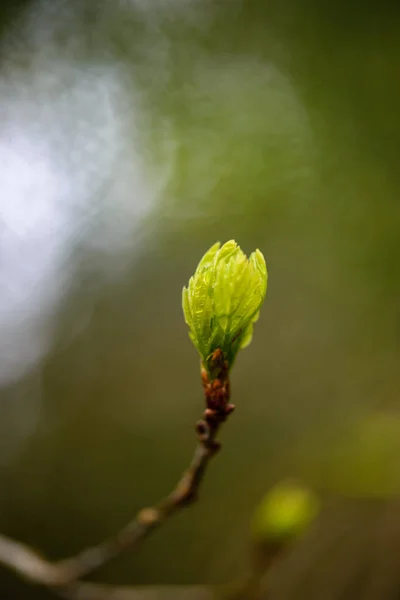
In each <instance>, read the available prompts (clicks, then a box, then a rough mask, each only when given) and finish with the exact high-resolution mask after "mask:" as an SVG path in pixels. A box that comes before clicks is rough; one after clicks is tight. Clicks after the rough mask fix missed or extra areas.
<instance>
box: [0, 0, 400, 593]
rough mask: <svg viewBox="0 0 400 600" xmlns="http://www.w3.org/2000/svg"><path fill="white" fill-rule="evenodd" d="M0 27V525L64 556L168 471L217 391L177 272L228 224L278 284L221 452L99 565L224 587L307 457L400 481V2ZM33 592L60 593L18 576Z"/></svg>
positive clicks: (1, 577) (242, 365)
mask: <svg viewBox="0 0 400 600" xmlns="http://www.w3.org/2000/svg"><path fill="white" fill-rule="evenodd" d="M4 6H5V5H4ZM0 24H1V27H0V36H1V40H0V57H1V62H0V70H1V78H0V410H1V413H0V414H1V417H0V529H1V531H2V532H4V533H5V534H7V535H10V536H13V537H15V538H17V539H20V540H22V541H25V542H27V543H29V544H31V545H33V546H34V547H35V548H38V549H40V551H42V552H43V553H45V554H46V555H48V556H50V557H52V558H59V557H63V556H66V555H69V554H71V553H74V552H76V551H78V550H79V549H81V548H82V547H83V546H86V545H88V544H93V543H95V542H97V541H100V540H101V539H102V538H103V537H105V536H108V535H110V534H112V533H113V532H115V531H116V529H118V528H119V527H120V526H121V525H123V524H124V523H125V522H127V521H128V520H129V519H130V518H131V516H132V515H133V514H134V513H135V511H136V510H138V509H139V508H141V507H142V506H144V505H147V504H149V503H152V502H154V501H155V500H157V499H159V498H160V497H162V496H163V495H164V494H166V493H167V492H168V491H169V490H170V489H171V488H172V487H173V485H174V483H175V481H176V480H177V478H178V476H179V474H180V472H181V471H182V469H183V468H184V467H185V466H186V465H187V463H188V461H189V459H190V456H191V453H192V449H193V446H194V443H195V438H194V433H193V425H194V423H195V421H196V420H197V418H198V417H199V415H200V414H201V411H202V409H203V398H202V391H201V387H200V384H199V374H198V359H197V356H196V353H195V351H194V349H193V348H192V346H191V344H190V342H189V339H188V336H187V331H186V326H185V324H184V321H183V316H182V311H181V289H182V286H183V285H184V284H185V283H186V282H187V280H188V278H189V276H190V275H191V274H192V272H193V270H194V268H195V266H196V265H197V262H198V260H199V259H200V257H201V256H202V254H203V253H204V251H205V250H206V249H207V248H208V247H209V246H210V245H211V244H212V243H214V242H215V241H217V240H220V241H222V242H223V241H226V240H227V239H231V238H234V239H236V241H237V242H238V243H239V244H240V245H241V246H242V248H243V249H244V250H245V251H246V252H251V251H252V250H253V249H254V248H256V247H258V248H260V249H261V250H262V252H263V253H264V255H265V257H266V261H267V265H268V269H269V290H268V294H267V300H266V303H265V306H264V308H263V310H262V314H261V318H260V321H259V323H257V326H256V328H255V336H254V340H253V343H252V345H251V346H250V347H249V349H247V350H246V351H244V352H243V353H242V354H241V355H240V357H239V359H238V361H237V364H236V366H235V369H234V372H233V381H232V386H233V398H232V399H233V401H234V402H235V403H236V405H237V412H236V413H235V414H234V416H233V417H232V419H230V422H229V423H228V424H227V426H226V427H225V428H224V431H223V432H222V435H221V437H222V440H223V443H224V449H223V452H222V453H221V454H220V455H219V456H218V458H217V459H216V460H215V462H214V463H213V464H212V467H211V469H210V471H209V473H208V475H207V478H206V481H205V483H204V487H203V489H202V497H201V501H200V502H199V503H198V504H197V505H196V506H194V507H193V508H191V510H190V511H185V512H184V513H182V514H180V515H179V516H177V517H176V518H175V519H173V520H171V521H170V522H168V523H167V524H166V525H165V526H164V527H163V528H162V530H161V531H160V532H158V533H157V534H156V535H155V536H154V537H152V538H151V539H149V540H148V541H147V542H146V544H145V546H143V548H142V549H141V550H140V552H139V553H138V554H136V555H135V554H127V555H124V556H122V557H120V558H119V559H118V560H116V561H114V562H112V563H110V564H109V565H107V566H106V567H105V568H103V569H102V570H101V571H100V572H99V573H98V574H96V577H97V578H98V579H99V580H102V581H108V582H114V583H124V584H133V583H135V584H136V583H139V584H142V583H152V584H155V583H194V582H196V583H222V582H225V581H228V580H229V579H230V578H232V577H234V576H235V575H236V574H237V573H238V572H240V571H241V569H242V568H243V562H244V556H245V555H246V551H247V548H248V541H249V522H250V520H251V516H252V513H253V510H254V507H255V505H256V504H257V502H258V501H259V500H260V498H261V496H262V495H263V494H264V492H265V491H266V489H268V487H269V486H270V485H271V484H272V483H274V482H275V481H276V480H278V479H280V478H281V477H284V476H287V475H289V476H298V477H301V478H302V479H303V480H304V481H306V482H308V483H309V484H311V485H313V486H315V487H316V488H317V489H322V490H324V491H329V490H334V491H335V490H337V489H340V491H345V492H346V491H347V489H348V487H349V488H351V489H350V491H351V493H352V494H358V493H364V492H365V491H366V489H365V486H364V484H365V480H364V479H363V478H362V477H361V478H358V479H357V474H358V475H359V474H360V473H361V472H363V473H365V472H366V471H367V472H368V473H367V475H366V477H367V479H368V481H367V483H366V488H368V489H367V491H368V493H372V494H374V493H380V492H382V493H383V492H384V493H385V494H386V493H389V494H390V493H394V492H396V491H398V488H399V487H400V486H399V484H400V480H398V478H399V467H400V448H399V447H398V446H399V443H398V442H397V431H399V430H400V425H399V426H398V429H396V424H397V423H399V421H397V420H396V419H397V418H398V417H397V415H395V414H394V413H396V411H397V406H398V393H399V386H400V372H399V368H398V358H399V350H400V348H399V332H400V319H399V317H400V304H399V292H400V277H399V268H398V264H399V258H400V236H399V226H400V203H399V192H400V170H399V151H400V117H399V97H400V78H399V64H400V19H399V10H398V8H397V7H396V6H395V3H381V4H378V3H370V4H368V3H359V2H355V3H352V4H351V6H350V5H349V4H348V3H345V2H331V3H324V2H317V1H316V0H306V1H304V0H303V1H302V2H300V0H288V1H287V2H284V3H281V2H278V1H276V0H275V1H273V0H271V1H268V0H267V1H262V0H258V1H256V0H254V1H251V0H248V1H244V0H243V1H238V0H231V1H230V2H223V1H222V0H221V1H215V0H214V1H212V0H197V1H196V0H185V1H178V0H169V1H165V2H163V1H161V0H147V1H145V0H130V1H125V2H122V0H121V1H119V2H117V1H111V0H97V1H95V0H42V1H39V0H31V1H25V2H21V1H20V2H18V3H14V5H11V3H10V6H8V5H7V7H4V8H1V12H0ZM375 411H379V413H380V414H384V415H389V416H388V417H387V416H386V417H385V416H384V417H383V421H381V420H380V421H379V428H380V429H379V431H378V433H377V434H375V433H373V434H372V438H373V444H375V445H373V446H372V448H373V450H372V454H371V456H369V457H368V456H367V458H365V453H364V450H363V448H364V446H363V445H362V444H363V441H362V440H363V439H364V437H363V435H364V434H362V435H361V436H360V433H359V424H360V423H361V422H362V423H364V422H365V419H367V421H366V423H367V425H366V433H365V432H364V433H365V439H366V440H367V442H366V444H367V446H368V448H369V447H370V446H369V442H368V440H370V439H371V435H370V433H369V431H370V430H369V429H368V427H369V425H368V423H370V421H369V420H368V419H371V415H373V414H374V413H375ZM392 417H393V419H392ZM385 419H386V420H385ZM382 423H383V425H382ZM387 423H390V425H389V428H390V429H391V431H392V435H391V436H389V437H390V440H391V442H390V444H391V445H390V446H389V447H385V448H384V449H383V450H382V447H381V446H382V440H384V439H385V440H386V439H387V434H386V424H387ZM393 423H395V426H394V429H393V426H392V425H393ZM363 431H364V430H363ZM369 436H370V437H369ZM360 439H361V442H360V443H359V441H360ZM399 439H400V436H399ZM343 441H344V443H343ZM354 448H355V449H356V450H354ZM360 448H361V450H360ZM357 449H358V450H357ZM357 452H358V454H357ZM354 456H356V459H354ZM377 456H378V458H379V457H380V459H381V462H380V463H379V465H378V466H376V467H374V466H373V465H375V462H376V460H378V459H376V457H377ZM350 457H351V458H352V459H353V460H349V458H350ZM357 457H358V458H359V461H360V462H357V461H358V458H357ZM371 457H372V458H371ZM363 460H364V463H365V461H367V466H366V467H365V468H364V471H362V467H360V464H361V463H362V462H363ZM374 461H375V462H374ZM382 461H383V462H382ZM376 464H378V463H376ZM371 465H372V467H371ZM382 465H385V466H384V467H383V466H382ZM358 484H360V485H358ZM15 590H18V591H19V592H18V593H21V594H22V593H24V594H26V597H32V598H33V597H38V598H39V597H40V598H41V597H42V594H39V592H37V591H34V590H31V589H30V588H28V587H27V586H24V585H23V584H21V583H20V582H18V581H17V579H16V578H14V577H13V576H11V575H10V574H8V573H7V572H6V571H4V570H1V571H0V597H2V598H3V597H5V598H6V597H8V596H7V594H8V595H9V597H13V596H12V594H16V593H17V592H16V591H15ZM21 590H23V591H21ZM35 595H36V596H35Z"/></svg>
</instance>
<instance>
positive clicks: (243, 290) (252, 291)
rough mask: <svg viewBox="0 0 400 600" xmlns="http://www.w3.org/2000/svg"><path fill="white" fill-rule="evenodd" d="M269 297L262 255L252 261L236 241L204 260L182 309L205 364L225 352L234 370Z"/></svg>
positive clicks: (209, 253) (213, 249)
mask: <svg viewBox="0 0 400 600" xmlns="http://www.w3.org/2000/svg"><path fill="white" fill-rule="evenodd" d="M266 291H267V267H266V264H265V260H264V256H263V255H262V253H261V252H260V251H259V250H256V251H255V252H253V253H252V254H251V256H250V258H249V259H248V258H247V256H246V255H245V254H244V252H242V250H241V249H240V247H239V246H238V245H237V244H236V242H235V241H234V240H230V241H229V242H226V243H225V244H224V245H223V246H222V247H221V246H220V244H219V243H217V244H214V245H213V246H212V247H211V248H210V249H209V250H208V251H207V252H206V253H205V255H204V256H203V258H202V259H201V261H200V262H199V264H198V267H197V269H196V271H195V273H194V275H193V276H192V277H191V278H190V280H189V285H188V287H187V288H183V294H182V306H183V312H184V316H185V320H186V323H187V324H188V326H189V335H190V338H191V339H192V341H193V343H194V345H195V347H196V348H197V350H198V352H199V354H200V356H201V359H202V361H203V363H204V364H205V365H206V362H207V358H208V357H209V356H210V354H212V353H213V352H214V350H216V349H217V348H220V349H221V350H222V351H223V353H224V358H225V360H227V361H228V365H229V368H230V367H231V366H232V364H233V362H234V360H235V357H236V354H237V352H238V351H239V350H240V349H241V348H245V347H246V346H248V345H249V343H250V342H251V339H252V332H253V323H254V322H255V321H256V320H257V318H258V315H259V311H260V307H261V304H262V303H263V301H264V298H265V294H266Z"/></svg>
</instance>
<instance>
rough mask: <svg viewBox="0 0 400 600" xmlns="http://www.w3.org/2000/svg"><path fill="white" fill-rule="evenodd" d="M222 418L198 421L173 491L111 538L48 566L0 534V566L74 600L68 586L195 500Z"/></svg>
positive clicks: (215, 446)
mask: <svg viewBox="0 0 400 600" xmlns="http://www.w3.org/2000/svg"><path fill="white" fill-rule="evenodd" d="M225 419H226V415H225V414H221V415H219V414H216V413H213V414H206V413H205V417H204V420H202V421H199V423H198V424H197V426H196V429H197V434H198V445H197V448H196V450H195V453H194V456H193V458H192V461H191V463H190V465H189V468H188V469H187V470H186V471H185V472H184V473H183V475H182V477H181V479H180V480H179V482H178V484H177V486H176V487H175V489H174V490H173V491H172V492H171V493H170V494H169V496H167V497H166V498H164V499H163V500H161V502H159V503H158V504H156V505H155V506H152V507H149V508H144V509H142V510H140V511H139V513H138V514H137V515H136V517H135V518H134V519H133V520H132V521H131V522H130V523H128V524H127V525H126V526H125V527H123V528H122V529H121V530H120V531H119V532H118V533H117V534H116V535H114V536H113V537H111V538H109V539H107V540H105V541H103V542H101V543H100V544H98V545H96V546H92V547H91V548H87V549H85V550H83V551H82V552H80V553H78V554H77V555H75V556H73V557H71V558H68V559H64V560H62V561H59V562H56V563H52V562H50V561H48V560H46V559H45V558H43V557H41V556H40V555H39V554H38V553H36V552H35V551H34V550H32V549H31V548H30V547H29V546H26V545H24V544H22V543H20V542H17V541H15V540H12V539H9V538H7V537H5V536H2V535H0V563H2V564H3V565H5V566H7V567H8V568H10V569H12V570H13V571H14V572H16V573H17V574H18V575H20V576H21V577H24V578H25V579H28V580H29V581H31V582H33V583H37V584H41V585H44V586H48V587H52V588H58V589H59V591H60V592H61V588H63V589H64V590H65V592H66V594H65V596H67V597H68V596H69V597H74V593H73V589H74V588H75V585H73V586H71V584H74V583H76V582H77V581H78V580H79V579H80V578H82V577H84V576H85V575H88V574H89V573H92V572H93V571H94V570H96V569H98V568H99V567H101V566H102V565H103V564H105V563H106V562H108V561H109V560H110V559H112V558H114V557H115V556H117V555H118V554H119V553H120V552H122V551H124V550H126V549H128V548H131V549H132V548H134V549H136V548H137V547H138V545H139V544H140V543H141V542H142V541H143V540H144V539H146V538H147V537H148V536H149V535H150V533H152V532H153V531H155V530H156V529H158V528H159V527H160V526H161V525H162V523H163V522H164V521H165V520H166V519H167V518H168V517H170V516H172V515H173V514H174V513H176V512H178V511H179V510H180V509H181V508H184V507H185V506H188V505H189V504H191V503H192V502H195V501H196V500H197V495H198V491H199V487H200V485H201V482H202V479H203V477H204V474H205V471H206V469H207V466H208V463H209V462H210V459H211V458H212V457H213V456H214V454H215V453H216V451H217V450H218V448H219V444H218V442H216V440H215V437H216V434H217V432H218V430H219V428H220V425H221V423H222V422H223V421H224V420H225ZM70 586H71V587H70ZM68 590H70V591H71V593H69V591H68ZM75 597H76V595H75Z"/></svg>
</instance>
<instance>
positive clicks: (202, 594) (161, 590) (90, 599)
mask: <svg viewBox="0 0 400 600" xmlns="http://www.w3.org/2000/svg"><path fill="white" fill-rule="evenodd" d="M66 597H67V598H68V596H66ZM71 597H73V600H216V599H217V595H216V594H215V593H214V592H213V591H212V589H211V588H208V587H206V586H200V585H187V586H184V585H182V586H180V585H176V586H175V585H160V586H143V587H142V586H140V587H129V586H111V585H102V584H95V583H83V582H79V583H78V584H76V586H75V589H74V590H73V592H72V594H70V595H69V598H71Z"/></svg>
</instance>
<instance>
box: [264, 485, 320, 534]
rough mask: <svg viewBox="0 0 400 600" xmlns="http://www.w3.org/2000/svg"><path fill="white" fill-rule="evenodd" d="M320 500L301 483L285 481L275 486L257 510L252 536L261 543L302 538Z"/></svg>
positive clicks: (314, 516) (317, 508)
mask: <svg viewBox="0 0 400 600" xmlns="http://www.w3.org/2000/svg"><path fill="white" fill-rule="evenodd" d="M319 510H320V501H319V499H318V497H317V496H316V494H315V493H314V492H313V491H312V490H310V489H308V488H306V487H303V486H301V485H299V484H295V483H290V482H283V483H279V484H278V485H276V486H275V487H273V488H272V489H271V490H270V491H269V492H268V493H267V494H266V495H265V497H264V498H263V500H262V501H261V503H260V505H259V506H258V508H257V509H256V511H255V514H254V517H253V523H252V532H253V537H254V539H255V540H256V541H259V542H263V541H265V542H288V541H290V540H292V539H296V538H297V537H298V536H299V535H301V534H302V533H303V532H304V531H305V530H306V529H307V528H308V526H309V525H310V524H311V523H312V522H313V521H314V519H315V518H316V517H317V515H318V513H319Z"/></svg>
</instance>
